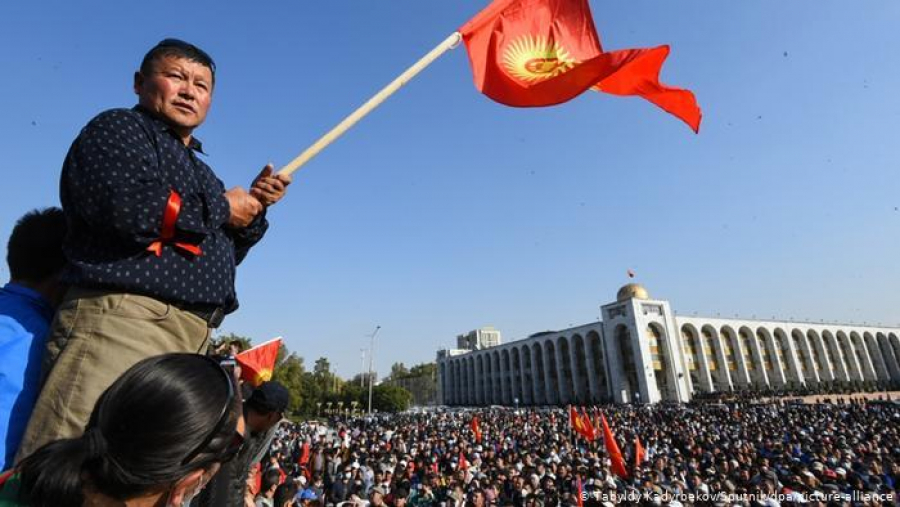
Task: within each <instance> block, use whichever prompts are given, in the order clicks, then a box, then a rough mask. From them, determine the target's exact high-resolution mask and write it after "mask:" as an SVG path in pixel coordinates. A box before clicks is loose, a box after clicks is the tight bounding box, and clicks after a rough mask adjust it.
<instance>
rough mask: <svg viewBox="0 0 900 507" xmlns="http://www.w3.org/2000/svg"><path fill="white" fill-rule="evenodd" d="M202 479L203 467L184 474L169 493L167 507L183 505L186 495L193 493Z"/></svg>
mask: <svg viewBox="0 0 900 507" xmlns="http://www.w3.org/2000/svg"><path fill="white" fill-rule="evenodd" d="M202 480H203V470H202V469H200V470H194V471H193V472H191V473H189V474H188V475H186V476H184V478H182V479H181V480H179V481H178V482H176V483H175V486H174V487H173V488H172V491H171V492H170V493H169V500H168V501H167V502H166V507H181V504H182V503H183V502H184V498H185V496H187V494H188V493H193V492H194V490H195V489H196V488H198V487H199V486H200V481H202Z"/></svg>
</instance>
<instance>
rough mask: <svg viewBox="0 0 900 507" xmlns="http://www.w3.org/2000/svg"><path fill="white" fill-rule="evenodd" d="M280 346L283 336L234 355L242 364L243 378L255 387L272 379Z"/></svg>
mask: <svg viewBox="0 0 900 507" xmlns="http://www.w3.org/2000/svg"><path fill="white" fill-rule="evenodd" d="M280 348H281V338H275V339H274V340H269V341H267V342H266V343H263V344H262V345H257V346H256V347H253V348H252V349H247V350H245V351H243V352H241V353H240V354H238V355H236V356H234V359H235V360H236V361H237V363H238V364H239V365H241V378H242V379H244V381H245V382H249V383H250V385H252V386H253V387H258V386H259V385H260V384H262V383H263V382H268V381H270V380H272V372H273V371H274V370H275V360H276V359H277V358H278V349H280Z"/></svg>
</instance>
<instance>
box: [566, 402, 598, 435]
mask: <svg viewBox="0 0 900 507" xmlns="http://www.w3.org/2000/svg"><path fill="white" fill-rule="evenodd" d="M569 424H571V425H572V429H573V430H575V433H578V434H579V435H581V436H582V437H583V438H584V439H585V440H587V441H590V440H591V438H592V437H593V431H591V430H589V429H588V426H589V425H586V424H585V423H584V420H583V419H582V418H581V416H580V415H579V414H578V411H577V410H575V407H572V406H570V407H569Z"/></svg>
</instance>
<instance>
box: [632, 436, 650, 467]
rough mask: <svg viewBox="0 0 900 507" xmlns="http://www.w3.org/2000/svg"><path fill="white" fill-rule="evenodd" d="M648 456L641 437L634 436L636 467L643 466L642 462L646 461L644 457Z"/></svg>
mask: <svg viewBox="0 0 900 507" xmlns="http://www.w3.org/2000/svg"><path fill="white" fill-rule="evenodd" d="M646 456H647V451H645V450H644V446H643V445H641V437H639V436H635V437H634V468H635V469H638V468H640V466H641V463H643V462H644V458H645V457H646Z"/></svg>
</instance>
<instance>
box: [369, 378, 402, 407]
mask: <svg viewBox="0 0 900 507" xmlns="http://www.w3.org/2000/svg"><path fill="white" fill-rule="evenodd" d="M410 401H412V394H410V392H409V391H407V390H406V389H403V388H402V387H399V386H395V385H390V384H381V385H377V386H375V388H374V390H373V391H372V408H374V409H375V410H378V411H379V412H402V411H404V410H406V409H407V408H409V403H410ZM367 403H368V400H367Z"/></svg>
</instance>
